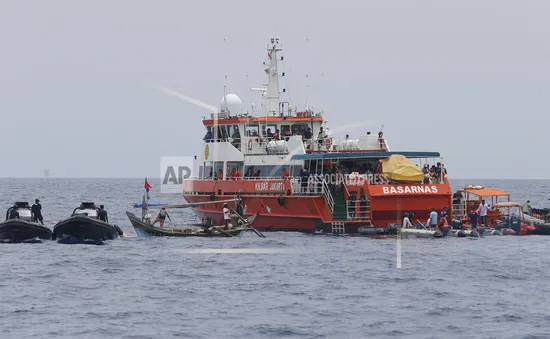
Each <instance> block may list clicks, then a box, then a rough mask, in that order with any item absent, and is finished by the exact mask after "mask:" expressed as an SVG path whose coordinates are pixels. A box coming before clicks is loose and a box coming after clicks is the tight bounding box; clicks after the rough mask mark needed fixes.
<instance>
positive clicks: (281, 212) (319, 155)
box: [183, 39, 452, 235]
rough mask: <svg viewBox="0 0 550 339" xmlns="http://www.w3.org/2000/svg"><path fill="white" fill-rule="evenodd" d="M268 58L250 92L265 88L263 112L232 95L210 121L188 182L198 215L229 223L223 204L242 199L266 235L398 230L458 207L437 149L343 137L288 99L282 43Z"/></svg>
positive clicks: (380, 137)
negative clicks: (408, 217) (411, 218)
mask: <svg viewBox="0 0 550 339" xmlns="http://www.w3.org/2000/svg"><path fill="white" fill-rule="evenodd" d="M267 52H268V60H267V62H264V71H265V73H266V75H267V83H266V85H265V86H264V87H262V88H254V89H253V90H258V91H260V92H262V104H261V110H260V111H259V112H256V111H254V110H253V111H251V112H244V111H243V110H242V109H241V100H240V98H239V97H238V96H237V95H235V94H227V95H225V96H224V98H223V99H222V105H221V108H220V109H219V111H216V112H213V113H211V115H210V116H209V117H205V118H204V119H203V125H204V128H205V132H206V136H205V138H204V144H203V150H204V151H203V153H202V154H201V155H200V156H197V157H195V159H196V161H195V168H194V173H193V176H192V177H190V178H188V179H186V180H184V182H183V191H184V194H183V196H184V198H185V199H186V200H187V201H188V202H189V203H190V204H197V205H196V206H195V207H193V210H194V211H195V213H196V214H197V216H198V217H199V218H200V219H203V218H211V219H212V220H214V221H215V223H216V224H222V223H223V215H222V204H221V201H223V200H226V199H227V197H228V196H235V195H237V196H238V197H239V199H241V201H242V203H243V206H244V214H245V216H251V215H253V214H255V213H256V212H257V211H260V214H259V215H258V216H257V218H256V219H255V227H256V228H258V229H260V230H265V231H298V232H307V233H315V234H342V233H361V234H364V235H380V234H396V233H397V229H398V228H399V224H400V223H401V220H402V219H403V215H404V213H406V212H413V213H414V214H415V215H416V217H417V218H420V219H422V220H427V218H428V216H429V213H430V209H431V208H434V209H435V210H437V211H441V210H443V208H444V207H445V206H451V202H452V200H451V188H450V185H449V181H448V179H447V177H446V175H445V173H446V170H445V168H444V165H443V164H441V163H440V160H439V159H440V154H439V153H438V152H424V151H418V152H415V151H392V150H390V147H389V145H388V141H387V140H386V138H385V136H384V133H383V132H382V130H380V131H379V132H378V133H374V134H373V133H371V132H368V131H367V132H366V133H364V134H363V135H359V136H356V137H351V136H350V135H346V136H345V137H337V136H336V135H334V134H332V132H331V129H330V128H329V126H328V124H327V121H326V120H325V118H324V113H323V112H320V111H315V108H314V106H311V107H310V106H307V105H306V107H304V108H303V109H296V108H294V106H293V104H292V103H291V102H290V99H285V98H282V95H285V94H286V93H287V91H286V89H284V88H281V86H280V77H284V76H285V75H286V74H285V72H284V70H281V69H280V65H279V63H280V62H281V61H282V60H283V57H282V55H281V53H282V46H281V44H280V43H279V39H271V41H270V43H269V44H268V46H267ZM430 165H431V166H430ZM205 202H212V203H209V204H201V203H205ZM198 204H201V205H198ZM451 210H452V209H451V208H450V209H449V212H451Z"/></svg>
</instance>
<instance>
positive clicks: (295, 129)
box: [291, 124, 307, 135]
mask: <svg viewBox="0 0 550 339" xmlns="http://www.w3.org/2000/svg"><path fill="white" fill-rule="evenodd" d="M306 130H307V124H294V125H292V130H291V132H292V135H297V134H303V133H304V132H305V131H306Z"/></svg>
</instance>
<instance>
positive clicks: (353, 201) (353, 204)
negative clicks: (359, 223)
mask: <svg viewBox="0 0 550 339" xmlns="http://www.w3.org/2000/svg"><path fill="white" fill-rule="evenodd" d="M348 206H349V209H348V211H349V214H348V215H349V217H350V218H355V210H356V209H357V196H356V195H355V192H350V195H349V201H348Z"/></svg>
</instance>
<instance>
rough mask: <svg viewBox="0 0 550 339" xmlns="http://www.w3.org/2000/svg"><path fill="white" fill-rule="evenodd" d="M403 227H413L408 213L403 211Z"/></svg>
mask: <svg viewBox="0 0 550 339" xmlns="http://www.w3.org/2000/svg"><path fill="white" fill-rule="evenodd" d="M403 228H413V224H412V223H411V221H410V220H409V213H405V215H404V216H403Z"/></svg>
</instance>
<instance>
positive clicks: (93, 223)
mask: <svg viewBox="0 0 550 339" xmlns="http://www.w3.org/2000/svg"><path fill="white" fill-rule="evenodd" d="M98 215H99V208H98V207H97V206H96V205H95V204H94V203H93V202H83V203H82V204H81V205H80V206H79V207H77V208H75V209H74V211H73V213H72V215H71V216H70V217H69V218H67V219H65V220H62V221H60V222H58V223H57V224H56V225H55V227H54V229H53V238H54V239H56V240H58V242H59V243H65V244H102V243H103V241H105V240H113V239H116V238H118V237H123V236H124V232H122V230H121V229H120V227H118V226H117V225H111V224H108V223H106V222H104V221H102V220H100V219H99V217H98Z"/></svg>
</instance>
